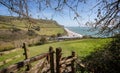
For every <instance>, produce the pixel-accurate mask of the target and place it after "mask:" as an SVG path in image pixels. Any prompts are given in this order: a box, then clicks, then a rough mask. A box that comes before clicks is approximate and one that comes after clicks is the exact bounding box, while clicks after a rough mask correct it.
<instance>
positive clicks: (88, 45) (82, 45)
mask: <svg viewBox="0 0 120 73" xmlns="http://www.w3.org/2000/svg"><path fill="white" fill-rule="evenodd" d="M110 41H111V39H109V38H107V39H105V38H104V39H80V40H71V41H61V42H54V43H49V44H44V45H39V46H33V47H28V49H29V52H30V56H31V57H32V56H35V55H38V54H41V53H45V52H48V50H49V47H50V46H52V47H53V48H54V50H55V48H57V47H61V48H62V53H63V56H68V55H70V54H71V51H75V52H76V55H78V56H80V57H82V58H83V57H86V56H88V55H89V54H90V53H91V52H94V50H97V48H99V47H102V46H104V45H105V44H107V43H109V42H110ZM16 55H21V57H20V58H17V59H14V60H13V61H10V62H9V63H7V64H4V65H2V66H0V69H1V68H3V67H6V66H8V65H11V64H14V63H17V62H19V61H22V60H24V56H23V49H20V50H18V51H16V52H12V53H9V54H6V55H3V56H1V57H0V62H1V61H4V60H6V59H9V58H12V57H14V56H16Z"/></svg>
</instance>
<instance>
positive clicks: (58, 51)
mask: <svg viewBox="0 0 120 73" xmlns="http://www.w3.org/2000/svg"><path fill="white" fill-rule="evenodd" d="M61 51H62V49H61V48H56V73H61V71H60V67H61V66H60V60H61V55H62V53H61Z"/></svg>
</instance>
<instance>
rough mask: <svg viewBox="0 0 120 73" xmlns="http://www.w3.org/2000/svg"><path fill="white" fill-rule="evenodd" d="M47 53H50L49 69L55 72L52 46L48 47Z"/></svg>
mask: <svg viewBox="0 0 120 73" xmlns="http://www.w3.org/2000/svg"><path fill="white" fill-rule="evenodd" d="M49 53H50V70H51V73H55V72H54V51H53V47H50V48H49Z"/></svg>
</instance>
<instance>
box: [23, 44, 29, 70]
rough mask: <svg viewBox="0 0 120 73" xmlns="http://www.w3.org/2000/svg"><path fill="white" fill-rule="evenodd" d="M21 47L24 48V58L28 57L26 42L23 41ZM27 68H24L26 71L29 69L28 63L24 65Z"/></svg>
mask: <svg viewBox="0 0 120 73" xmlns="http://www.w3.org/2000/svg"><path fill="white" fill-rule="evenodd" d="M23 49H24V53H23V55H25V60H26V59H28V58H29V54H28V51H29V50H28V49H27V45H26V43H23ZM26 66H27V68H26V71H29V70H30V64H28V65H26Z"/></svg>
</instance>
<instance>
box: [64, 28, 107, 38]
mask: <svg viewBox="0 0 120 73" xmlns="http://www.w3.org/2000/svg"><path fill="white" fill-rule="evenodd" d="M66 28H68V29H69V30H71V31H73V32H76V33H78V34H81V35H83V36H85V35H87V36H92V37H109V36H105V35H102V34H98V32H99V29H94V30H93V29H92V28H91V27H66Z"/></svg>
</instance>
